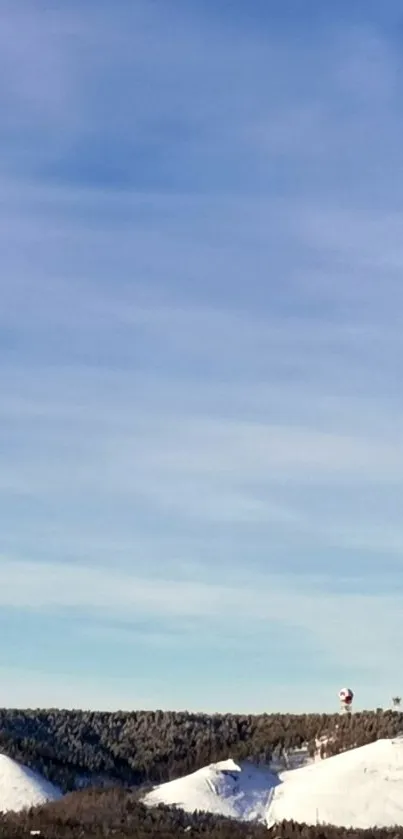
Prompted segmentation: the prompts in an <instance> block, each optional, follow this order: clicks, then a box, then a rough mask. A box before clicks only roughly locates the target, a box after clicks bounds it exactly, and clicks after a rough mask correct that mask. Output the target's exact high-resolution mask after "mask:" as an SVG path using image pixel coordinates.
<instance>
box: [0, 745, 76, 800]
mask: <svg viewBox="0 0 403 839" xmlns="http://www.w3.org/2000/svg"><path fill="white" fill-rule="evenodd" d="M61 795H62V794H61V792H60V790H59V789H57V787H55V786H53V784H50V783H49V781H46V780H45V779H44V778H42V777H41V776H40V775H38V774H37V773H36V772H33V771H32V770H31V769H28V767H26V766H22V765H21V764H19V763H16V761H15V760H11V758H9V757H6V755H2V754H0V811H1V812H6V811H11V810H14V811H15V812H17V811H18V810H24V809H27V808H29V807H34V806H36V805H38V804H45V803H46V802H47V801H55V800H56V799H58V798H61Z"/></svg>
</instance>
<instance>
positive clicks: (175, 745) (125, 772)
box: [0, 709, 403, 792]
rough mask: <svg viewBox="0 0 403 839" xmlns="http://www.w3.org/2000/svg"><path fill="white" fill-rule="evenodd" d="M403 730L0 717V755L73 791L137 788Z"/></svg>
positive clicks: (351, 721)
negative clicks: (217, 766)
mask: <svg viewBox="0 0 403 839" xmlns="http://www.w3.org/2000/svg"><path fill="white" fill-rule="evenodd" d="M402 730H403V713H400V712H397V711H385V712H383V711H381V710H378V711H364V712H362V713H354V714H351V715H345V716H340V715H339V714H334V715H329V714H260V715H252V714H250V715H242V714H215V715H208V714H195V713H187V712H169V711H133V712H115V713H106V712H90V711H66V710H57V709H48V710H26V711H22V710H10V709H2V710H1V709H0V750H1V751H2V752H3V753H5V754H7V755H9V756H10V757H12V758H14V759H16V760H18V761H20V762H22V763H25V764H26V765H27V766H30V767H31V768H33V769H36V770H38V771H39V772H41V774H43V775H44V776H45V777H46V778H48V779H49V780H51V781H53V782H54V783H57V784H59V785H60V786H61V787H62V789H63V791H65V792H66V791H69V790H74V789H76V788H77V786H78V785H80V784H82V783H84V784H85V782H86V781H88V782H91V783H94V779H95V782H96V783H98V784H102V783H104V782H112V783H120V784H123V785H126V786H140V785H145V784H155V783H160V782H163V781H168V780H172V779H173V778H177V777H180V776H181V775H185V774H188V773H189V772H193V771H194V770H196V769H198V768H200V767H201V766H205V765H207V764H209V763H212V762H216V761H218V760H223V759H226V758H228V757H232V758H234V759H245V758H249V759H252V760H253V761H255V762H258V763H259V762H260V763H263V762H267V761H269V760H270V759H271V758H273V757H280V756H281V755H284V754H286V753H287V751H289V750H291V749H293V748H296V747H301V746H303V745H304V744H307V745H308V747H309V750H310V752H311V753H313V752H314V751H316V750H317V748H318V740H322V741H323V742H322V745H321V750H322V754H323V756H330V755H332V754H337V753H338V752H340V751H343V750H344V749H348V748H351V747H353V746H361V745H365V744H367V743H370V742H373V741H374V740H377V739H379V738H382V737H393V736H394V735H396V734H398V733H399V732H400V731H402Z"/></svg>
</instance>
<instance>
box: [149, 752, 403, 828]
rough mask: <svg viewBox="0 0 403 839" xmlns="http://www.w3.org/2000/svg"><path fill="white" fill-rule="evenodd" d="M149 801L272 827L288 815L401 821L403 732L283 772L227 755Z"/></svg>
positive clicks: (359, 822)
mask: <svg viewBox="0 0 403 839" xmlns="http://www.w3.org/2000/svg"><path fill="white" fill-rule="evenodd" d="M144 801H145V803H146V804H149V805H155V804H159V803H164V804H169V805H176V806H177V807H180V808H182V809H183V810H186V811H187V812H194V811H196V810H205V811H208V812H210V813H217V814H221V815H223V816H229V817H232V818H236V819H241V820H248V821H249V820H259V821H264V822H265V823H266V824H267V825H268V827H271V826H272V825H273V824H275V823H277V822H280V821H282V820H283V819H286V820H294V821H297V822H305V823H306V824H316V823H317V822H319V823H320V822H322V823H328V824H333V825H338V826H340V827H361V828H369V827H394V826H396V825H403V738H395V739H394V740H378V741H377V742H376V743H371V744H370V745H369V746H363V747H361V748H358V749H351V750H350V751H347V752H343V753H342V754H340V755H337V756H336V757H330V758H328V759H327V760H321V761H316V762H314V763H311V764H310V765H307V766H303V767H302V768H299V769H292V770H290V771H287V772H282V773H280V774H279V775H276V774H274V773H273V772H270V771H268V770H265V769H262V768H258V767H256V766H253V765H251V764H248V763H239V764H238V763H234V761H232V760H228V761H223V762H222V763H216V764H212V765H211V766H207V767H205V768H204V769H200V770H199V771H198V772H195V773H193V774H192V775H188V776H186V777H185V778H180V779H178V780H176V781H171V782H170V783H168V784H162V785H161V786H159V787H157V788H156V789H154V790H153V791H152V792H151V793H148V795H146V796H145V799H144Z"/></svg>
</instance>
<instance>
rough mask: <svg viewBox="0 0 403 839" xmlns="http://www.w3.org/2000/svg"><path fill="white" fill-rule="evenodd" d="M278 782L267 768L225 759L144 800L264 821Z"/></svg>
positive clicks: (168, 785)
mask: <svg viewBox="0 0 403 839" xmlns="http://www.w3.org/2000/svg"><path fill="white" fill-rule="evenodd" d="M278 783H279V780H278V777H277V776H276V775H274V774H273V773H272V772H270V771H269V770H267V769H261V768H259V767H257V766H254V765H253V764H250V763H247V762H242V763H235V762H234V761H233V760H224V761H221V762H220V763H212V764H211V765H210V766H206V767H204V768H203V769H199V770H198V771H197V772H193V773H192V775H186V776H185V777H184V778H178V779H177V780H175V781H169V782H168V783H167V784H161V785H160V786H158V787H155V789H153V790H152V791H151V792H149V793H147V795H146V796H145V797H144V799H143V800H144V803H145V804H147V805H149V806H156V805H158V804H167V805H171V806H176V807H180V808H181V809H182V810H185V811H186V812H187V813H194V812H196V811H197V810H199V811H204V812H208V813H215V814H216V815H221V816H227V817H228V818H233V819H238V820H240V821H265V816H266V813H267V806H268V802H269V798H270V796H271V794H272V790H273V788H274V787H275V785H276V784H278Z"/></svg>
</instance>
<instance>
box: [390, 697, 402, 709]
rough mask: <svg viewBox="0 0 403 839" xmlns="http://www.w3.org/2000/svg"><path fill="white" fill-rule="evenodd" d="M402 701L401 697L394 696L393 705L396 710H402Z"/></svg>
mask: <svg viewBox="0 0 403 839" xmlns="http://www.w3.org/2000/svg"><path fill="white" fill-rule="evenodd" d="M401 701H402V697H401V696H392V705H393V707H394V708H400V704H401Z"/></svg>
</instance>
